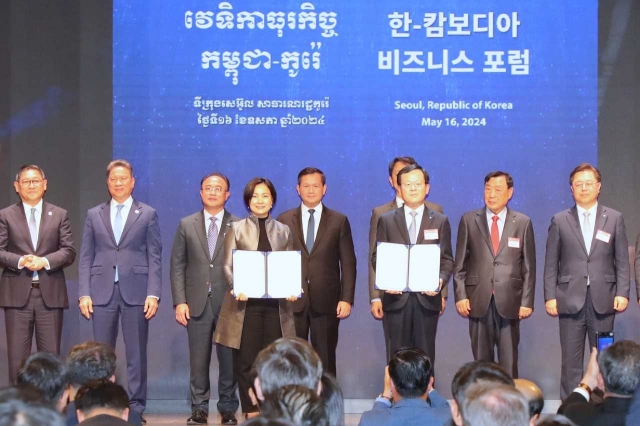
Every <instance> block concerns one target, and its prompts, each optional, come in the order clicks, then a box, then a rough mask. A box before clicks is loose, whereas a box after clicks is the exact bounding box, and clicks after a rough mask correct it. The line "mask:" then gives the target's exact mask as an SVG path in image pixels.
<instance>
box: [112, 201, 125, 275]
mask: <svg viewBox="0 0 640 426" xmlns="http://www.w3.org/2000/svg"><path fill="white" fill-rule="evenodd" d="M123 207H124V204H118V205H117V206H116V208H117V209H118V211H117V212H116V219H115V220H114V221H113V236H114V237H115V238H116V244H120V237H122V208H123ZM113 281H114V282H118V281H119V276H118V265H117V262H116V275H115V277H114V279H113Z"/></svg>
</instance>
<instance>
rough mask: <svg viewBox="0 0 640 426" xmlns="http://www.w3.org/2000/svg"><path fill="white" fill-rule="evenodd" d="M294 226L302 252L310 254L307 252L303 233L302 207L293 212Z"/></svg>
mask: <svg viewBox="0 0 640 426" xmlns="http://www.w3.org/2000/svg"><path fill="white" fill-rule="evenodd" d="M293 226H294V228H295V230H296V232H295V233H296V235H297V236H298V240H300V245H301V247H302V250H304V251H305V252H307V254H309V252H308V251H307V244H306V242H305V241H304V232H302V207H298V208H297V209H295V211H294V212H293Z"/></svg>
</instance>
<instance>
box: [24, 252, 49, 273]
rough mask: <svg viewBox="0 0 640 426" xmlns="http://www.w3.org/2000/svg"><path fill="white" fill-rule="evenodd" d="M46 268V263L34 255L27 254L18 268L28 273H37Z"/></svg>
mask: <svg viewBox="0 0 640 426" xmlns="http://www.w3.org/2000/svg"><path fill="white" fill-rule="evenodd" d="M46 266H47V262H46V261H45V260H44V259H43V258H42V257H38V256H36V255H35V254H28V255H26V256H24V257H23V258H22V262H21V264H20V267H22V268H27V269H29V270H30V271H39V270H40V269H43V268H45V267H46Z"/></svg>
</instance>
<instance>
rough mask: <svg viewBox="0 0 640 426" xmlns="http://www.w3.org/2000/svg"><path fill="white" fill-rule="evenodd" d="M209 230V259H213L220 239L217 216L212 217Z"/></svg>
mask: <svg viewBox="0 0 640 426" xmlns="http://www.w3.org/2000/svg"><path fill="white" fill-rule="evenodd" d="M209 220H210V221H211V223H210V224H209V230H208V231H207V245H208V246H209V259H213V253H214V252H215V251H216V242H217V241H218V225H216V218H215V217H210V218H209Z"/></svg>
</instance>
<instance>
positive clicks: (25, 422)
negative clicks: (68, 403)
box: [0, 398, 64, 426]
mask: <svg viewBox="0 0 640 426" xmlns="http://www.w3.org/2000/svg"><path fill="white" fill-rule="evenodd" d="M0 426H64V421H63V420H62V417H61V416H60V414H59V413H57V412H56V411H55V410H53V409H52V408H50V407H47V406H45V405H32V404H28V403H26V402H24V401H21V400H19V399H13V398H12V399H8V400H5V401H3V402H0Z"/></svg>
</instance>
